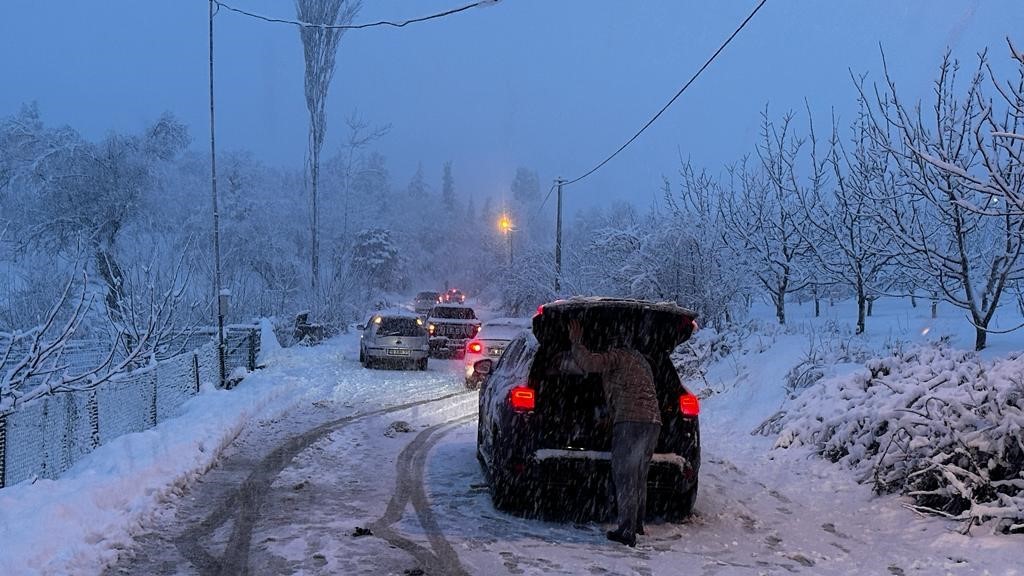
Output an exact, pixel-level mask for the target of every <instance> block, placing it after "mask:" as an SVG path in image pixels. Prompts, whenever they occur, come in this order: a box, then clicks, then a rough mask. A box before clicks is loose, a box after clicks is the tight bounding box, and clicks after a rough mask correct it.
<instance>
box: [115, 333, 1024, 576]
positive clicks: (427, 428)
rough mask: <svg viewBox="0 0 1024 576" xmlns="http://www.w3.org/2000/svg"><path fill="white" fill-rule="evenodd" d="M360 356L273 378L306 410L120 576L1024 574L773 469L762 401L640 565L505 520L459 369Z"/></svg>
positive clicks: (1009, 545)
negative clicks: (388, 364) (759, 429)
mask: <svg viewBox="0 0 1024 576" xmlns="http://www.w3.org/2000/svg"><path fill="white" fill-rule="evenodd" d="M780 345H785V343H784V342H783V343H782V344H780ZM771 353H772V350H771V349H766V350H765V351H764V352H763V354H765V356H764V357H763V358H756V357H753V358H749V359H748V361H749V362H751V365H752V366H755V365H756V366H757V367H758V369H759V373H760V375H761V377H762V378H764V379H765V380H766V381H768V380H772V379H775V378H777V377H778V375H777V374H774V373H773V371H780V370H784V369H786V367H785V366H784V364H785V363H784V362H782V361H779V362H776V363H775V364H773V363H772V362H770V361H766V359H767V358H771V357H772V355H771ZM355 356H356V354H355V346H354V341H353V340H350V339H346V338H341V339H338V340H337V341H332V342H330V343H328V344H326V345H324V346H321V347H319V348H316V349H308V350H300V351H296V352H293V351H284V352H283V353H282V356H281V357H280V358H279V359H278V362H277V363H276V364H275V365H274V366H272V367H271V368H268V369H267V370H265V371H264V373H262V374H260V378H274V377H277V376H275V373H277V374H279V375H280V377H281V378H300V380H301V383H300V384H299V386H297V387H296V386H293V388H294V389H296V390H298V392H297V393H296V396H295V399H296V400H295V402H294V404H293V405H292V407H291V408H289V409H288V410H287V411H285V412H283V413H278V414H276V415H275V416H274V417H273V418H268V419H262V420H257V421H254V422H252V423H251V425H250V426H248V427H247V428H246V429H245V430H244V431H243V432H242V433H241V434H240V436H239V437H238V439H237V440H236V441H235V442H234V443H233V444H232V445H231V446H230V447H229V448H228V449H227V450H226V451H225V453H224V455H223V456H222V457H221V459H220V461H219V463H218V465H217V466H215V467H214V468H213V469H212V470H210V471H209V472H208V473H206V474H204V475H203V476H202V477H200V478H199V479H198V481H196V482H195V483H194V484H193V485H192V486H191V487H189V488H188V489H187V491H185V492H184V494H182V495H181V496H179V497H176V498H173V499H171V500H170V501H168V502H167V503H166V504H165V505H164V507H163V509H162V511H161V514H159V515H158V516H157V519H156V520H155V521H154V522H152V523H151V525H149V526H146V527H145V530H144V533H143V534H142V535H140V536H139V537H137V538H136V541H135V544H134V545H133V546H131V547H130V548H129V549H128V550H126V551H125V552H124V554H122V558H121V560H120V561H119V562H118V564H117V565H116V566H113V567H111V568H109V569H108V571H107V573H108V574H246V573H248V574H400V575H402V574H419V573H420V572H418V571H419V570H421V571H422V573H424V574H488V575H498V574H586V573H589V574H642V575H657V574H681V573H685V574H708V575H711V574H722V575H731V574H736V575H745V574H751V575H753V574H796V573H803V574H815V575H817V574H889V575H901V574H907V575H909V574H929V575H931V574H993V575H996V574H998V575H1004V574H1005V575H1012V574H1020V573H1022V572H1020V568H1018V567H1019V566H1021V565H1022V562H1021V560H1024V551H1022V550H1020V549H1019V548H1018V546H1019V544H1020V541H1019V539H1006V538H998V537H986V536H975V537H964V536H961V535H959V534H956V533H955V532H954V529H955V527H956V526H954V525H951V524H948V523H945V522H943V521H941V520H937V519H935V518H920V517H918V516H916V515H914V514H913V513H911V512H909V511H907V510H905V509H904V508H903V507H902V506H901V505H900V504H901V501H900V500H899V499H898V498H894V497H875V496H873V495H872V494H871V493H870V490H869V489H868V487H866V486H862V485H859V484H857V483H856V482H854V480H853V479H852V478H850V477H849V473H848V472H846V471H843V470H841V469H838V468H836V467H834V466H830V465H828V464H826V463H824V462H822V461H820V460H818V459H816V458H811V457H809V456H808V455H807V454H806V453H796V452H794V453H788V452H781V453H780V452H770V451H769V448H770V445H771V440H770V439H768V438H762V437H755V436H751V435H750V434H749V430H750V428H751V427H750V426H749V421H751V420H752V419H756V418H759V417H761V416H760V415H759V414H761V413H765V414H768V413H771V411H772V407H771V406H765V404H766V403H770V402H771V401H772V397H771V396H772V394H770V393H766V392H759V391H758V390H757V388H756V387H755V388H750V387H737V388H735V389H734V390H733V391H732V392H731V393H724V394H721V395H719V396H716V397H714V398H713V399H712V400H711V401H708V402H706V403H705V406H704V413H703V416H702V419H703V422H702V426H703V440H704V446H705V451H704V462H703V467H702V468H701V493H700V497H699V499H698V503H697V512H696V514H695V515H694V516H693V517H692V518H691V519H690V520H689V521H688V522H685V523H683V524H660V525H653V526H650V527H649V529H648V535H647V536H645V537H642V539H641V541H640V543H639V545H638V546H637V548H636V549H629V548H626V547H623V546H621V545H618V544H613V543H609V542H608V541H607V540H605V538H604V529H605V526H603V525H600V524H597V523H588V524H572V523H558V522H546V521H541V520H535V519H524V518H518V517H514V516H510V515H507V514H503V513H500V512H496V511H495V510H494V509H493V507H492V506H491V503H490V499H489V496H488V493H487V488H486V484H485V481H484V479H483V476H482V474H481V472H480V469H479V466H478V464H477V461H476V458H475V452H474V450H475V430H476V428H475V426H476V420H475V412H476V395H475V393H467V392H465V391H464V390H462V388H461V382H460V378H459V368H458V364H457V363H455V362H445V361H431V370H430V371H428V372H426V373H418V372H395V371H371V370H364V369H362V368H361V367H360V366H359V365H358V363H357V362H355ZM775 357H778V355H777V354H776V355H775ZM730 370H733V371H736V372H737V373H742V370H740V369H737V368H736V367H735V366H732V367H731V368H730ZM363 529H367V530H369V531H370V532H371V533H372V534H369V535H362V536H358V535H356V534H358V533H360V532H361V531H362V530H363Z"/></svg>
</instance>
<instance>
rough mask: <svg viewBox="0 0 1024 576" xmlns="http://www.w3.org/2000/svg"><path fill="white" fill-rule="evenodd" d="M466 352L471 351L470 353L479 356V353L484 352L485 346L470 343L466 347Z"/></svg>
mask: <svg viewBox="0 0 1024 576" xmlns="http://www.w3.org/2000/svg"><path fill="white" fill-rule="evenodd" d="M466 350H469V351H470V352H472V353H473V354H479V353H481V352H483V350H484V345H483V344H481V343H479V342H470V343H469V344H468V345H467V346H466Z"/></svg>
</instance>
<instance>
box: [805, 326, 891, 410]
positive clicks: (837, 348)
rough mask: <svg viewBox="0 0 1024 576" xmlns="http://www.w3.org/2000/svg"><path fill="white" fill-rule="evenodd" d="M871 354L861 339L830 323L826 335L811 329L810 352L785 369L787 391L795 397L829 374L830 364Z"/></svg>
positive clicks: (843, 362)
mask: <svg viewBox="0 0 1024 576" xmlns="http://www.w3.org/2000/svg"><path fill="white" fill-rule="evenodd" d="M870 356H871V353H870V350H869V348H868V346H867V344H866V343H865V342H864V341H863V340H862V339H860V338H858V337H856V336H852V335H845V336H844V334H843V333H842V332H841V331H840V330H838V329H836V328H835V327H829V328H828V329H827V330H826V332H825V333H824V334H823V335H818V334H817V333H815V332H811V333H810V346H809V347H808V349H807V355H806V356H805V357H804V358H803V359H802V360H801V361H800V362H799V363H797V364H796V365H795V366H793V367H792V368H790V370H789V372H788V373H786V393H787V395H788V396H789V397H790V398H796V396H797V395H798V394H800V392H802V391H803V390H805V389H807V388H810V387H811V386H813V385H814V384H817V383H818V381H819V380H821V379H822V378H825V377H826V376H828V375H829V371H830V367H835V366H836V365H841V364H847V363H851V362H856V363H862V362H865V361H866V360H867V359H868V358H870Z"/></svg>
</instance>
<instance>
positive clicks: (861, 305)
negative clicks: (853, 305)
mask: <svg viewBox="0 0 1024 576" xmlns="http://www.w3.org/2000/svg"><path fill="white" fill-rule="evenodd" d="M866 308H867V301H866V299H865V298H864V294H857V334H863V333H864V312H865V309H866Z"/></svg>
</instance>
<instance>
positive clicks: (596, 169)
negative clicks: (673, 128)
mask: <svg viewBox="0 0 1024 576" xmlns="http://www.w3.org/2000/svg"><path fill="white" fill-rule="evenodd" d="M767 1H768V0H761V2H759V3H758V5H757V6H756V7H755V8H754V10H753V12H751V13H750V15H748V16H747V17H746V18H745V19H744V20H743V22H741V23H740V25H739V27H737V28H736V30H734V31H733V33H732V34H730V35H729V37H728V38H726V39H725V42H723V43H722V45H721V46H719V47H718V50H715V53H714V54H712V55H711V57H710V58H708V59H707V61H706V62H704V65H703V66H701V67H700V69H699V70H697V72H696V73H694V75H693V76H691V77H690V79H689V80H687V81H686V84H684V85H683V87H682V88H680V89H679V91H678V92H676V95H675V96H673V97H672V99H671V100H669V101H668V103H667V104H665V105H664V106H662V107H661V110H658V113H657V114H655V115H654V116H653V117H652V118H651V119H650V120H648V121H647V123H646V124H644V125H643V127H642V128H640V130H638V131H637V133H636V134H633V137H632V138H630V139H629V140H627V141H626V143H625V144H623V145H622V146H619V149H618V150H616V151H615V152H612V154H611V155H610V156H608V157H607V158H605V159H604V160H602V161H601V162H600V163H598V164H597V166H594V167H593V168H591V169H590V170H588V171H587V172H586V173H584V174H583V175H582V176H578V177H576V178H573V179H572V180H569V181H567V182H565V183H564V184H563V185H564V186H568V185H569V184H575V183H576V182H579V181H580V180H583V179H584V178H586V177H587V176H590V175H591V174H593V173H594V172H597V171H598V170H600V169H601V167H602V166H604V165H605V164H607V163H608V162H610V161H611V160H612V158H615V157H616V156H618V155H619V152H622V151H623V150H625V149H626V147H627V146H629V145H630V144H632V143H633V141H634V140H636V139H637V138H639V137H640V135H641V134H643V133H644V131H645V130H647V128H649V127H650V125H651V124H654V121H655V120H657V119H658V117H659V116H661V115H662V114H663V113H664V112H665V110H668V107H669V106H671V105H672V103H673V102H675V101H676V99H678V98H679V96H681V95H682V94H683V92H685V91H686V89H687V88H689V87H690V84H693V82H694V80H696V79H697V77H698V76H700V75H701V72H704V69H705V68H707V67H708V66H710V65H711V63H712V62H714V60H715V58H717V57H718V55H719V54H721V52H722V50H725V47H726V46H728V45H729V43H730V42H732V39H733V38H735V37H736V35H737V34H739V33H740V30H743V28H744V27H745V26H746V25H747V23H748V22H750V20H751V19H753V17H754V15H755V14H757V12H758V10H760V9H761V7H762V6H764V4H765V2H767Z"/></svg>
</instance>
